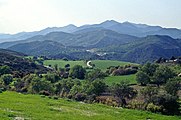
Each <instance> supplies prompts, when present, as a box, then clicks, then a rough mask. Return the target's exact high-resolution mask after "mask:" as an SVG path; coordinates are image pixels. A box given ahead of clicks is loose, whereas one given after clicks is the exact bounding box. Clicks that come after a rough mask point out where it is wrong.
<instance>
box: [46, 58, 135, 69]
mask: <svg viewBox="0 0 181 120" xmlns="http://www.w3.org/2000/svg"><path fill="white" fill-rule="evenodd" d="M92 63H93V64H95V67H96V68H99V69H101V70H103V71H106V69H107V68H108V67H110V66H118V65H120V66H123V65H128V64H134V63H130V62H123V61H112V60H92ZM55 64H57V65H58V66H59V67H64V66H65V65H66V64H70V66H71V67H73V66H75V65H81V66H84V67H86V66H87V65H86V63H85V62H84V61H65V60H45V61H44V65H47V66H48V65H51V66H54V65H55Z"/></svg>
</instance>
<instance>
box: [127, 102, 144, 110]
mask: <svg viewBox="0 0 181 120" xmlns="http://www.w3.org/2000/svg"><path fill="white" fill-rule="evenodd" d="M127 107H128V108H131V109H139V110H145V108H146V104H145V103H144V102H142V101H137V100H133V101H131V102H130V103H129V105H128V106H127Z"/></svg>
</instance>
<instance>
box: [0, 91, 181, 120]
mask: <svg viewBox="0 0 181 120" xmlns="http://www.w3.org/2000/svg"><path fill="white" fill-rule="evenodd" d="M18 118H19V119H32V120H45V119H46V120H119V119H120V120H146V119H150V120H178V119H181V118H180V117H177V116H164V115H159V114H153V113H150V112H145V111H137V110H128V109H121V108H113V107H110V106H106V105H102V104H85V103H80V102H74V101H68V100H65V99H59V100H54V99H49V98H48V97H45V98H42V97H40V96H39V95H23V94H18V93H15V92H4V93H1V94H0V120H11V119H18Z"/></svg>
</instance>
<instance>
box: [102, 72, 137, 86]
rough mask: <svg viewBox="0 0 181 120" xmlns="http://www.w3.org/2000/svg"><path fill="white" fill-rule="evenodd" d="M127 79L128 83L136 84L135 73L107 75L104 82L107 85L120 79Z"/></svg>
mask: <svg viewBox="0 0 181 120" xmlns="http://www.w3.org/2000/svg"><path fill="white" fill-rule="evenodd" d="M123 80H124V81H129V84H136V83H137V82H136V75H135V74H133V75H122V76H109V77H106V78H105V83H106V84H107V85H112V84H113V83H120V82H121V81H123Z"/></svg>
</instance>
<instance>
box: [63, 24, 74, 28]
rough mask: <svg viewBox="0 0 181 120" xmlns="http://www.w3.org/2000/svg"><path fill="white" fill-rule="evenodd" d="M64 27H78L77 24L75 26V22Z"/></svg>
mask: <svg viewBox="0 0 181 120" xmlns="http://www.w3.org/2000/svg"><path fill="white" fill-rule="evenodd" d="M64 27H66V28H77V26H75V25H74V24H69V25H66V26H64Z"/></svg>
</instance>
